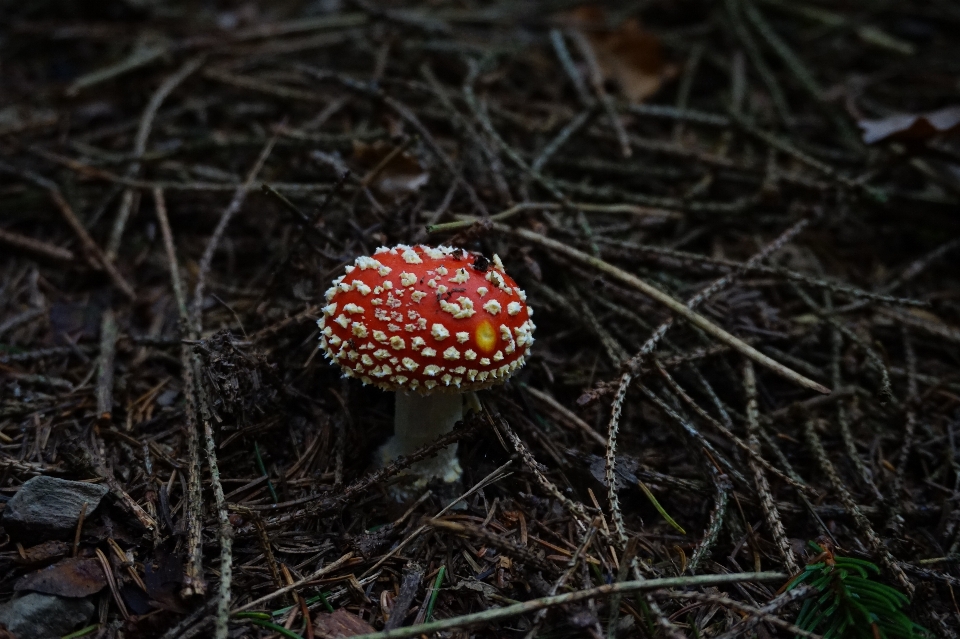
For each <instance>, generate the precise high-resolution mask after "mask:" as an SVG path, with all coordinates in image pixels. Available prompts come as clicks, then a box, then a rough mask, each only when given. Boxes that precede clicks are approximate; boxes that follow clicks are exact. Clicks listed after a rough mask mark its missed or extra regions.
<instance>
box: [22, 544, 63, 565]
mask: <svg viewBox="0 0 960 639" xmlns="http://www.w3.org/2000/svg"><path fill="white" fill-rule="evenodd" d="M70 549H71V545H70V544H68V543H67V542H65V541H45V542H43V543H42V544H38V545H36V546H33V547H31V548H24V550H23V555H22V556H21V555H17V556H16V557H15V558H14V561H15V562H16V563H18V564H20V565H22V566H34V565H36V564H46V563H50V562H51V561H56V560H57V559H62V558H63V557H66V556H67V555H69V554H70Z"/></svg>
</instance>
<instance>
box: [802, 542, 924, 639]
mask: <svg viewBox="0 0 960 639" xmlns="http://www.w3.org/2000/svg"><path fill="white" fill-rule="evenodd" d="M809 546H810V547H811V548H812V549H814V550H815V551H816V552H817V553H818V554H817V555H816V556H815V557H814V558H813V560H812V561H811V562H810V563H809V564H807V566H806V568H805V569H804V570H803V572H801V573H800V574H799V575H797V576H796V577H794V578H793V579H792V580H790V582H789V583H788V584H787V586H786V588H785V590H792V589H794V588H796V587H797V586H799V585H800V584H804V583H805V584H808V585H809V586H810V587H811V588H813V589H814V590H815V591H816V592H815V594H814V595H812V596H811V597H809V598H807V599H806V600H805V601H804V602H803V606H802V607H801V608H800V614H799V615H798V616H797V620H796V622H795V623H796V625H797V627H799V628H801V629H803V630H806V631H808V632H816V633H819V634H821V635H822V636H823V637H824V639H841V638H846V637H851V638H856V639H921V638H925V637H928V636H929V633H928V632H927V631H926V630H925V629H924V628H923V627H922V626H920V625H918V624H916V623H914V622H913V621H911V620H910V618H909V617H907V615H906V614H904V612H903V608H904V607H905V606H906V605H907V604H908V603H909V600H908V599H907V597H906V596H905V595H904V594H903V593H901V592H900V591H898V590H896V589H894V588H892V587H890V586H887V585H885V584H882V583H878V582H876V581H873V580H872V579H871V578H870V577H871V574H872V575H879V574H880V569H879V568H878V567H877V565H876V564H873V563H871V562H869V561H866V560H864V559H856V558H855V557H841V556H838V555H835V554H834V553H833V551H832V550H831V549H830V548H829V546H828V545H826V544H824V545H823V546H821V545H820V544H817V543H815V542H812V541H811V542H809Z"/></svg>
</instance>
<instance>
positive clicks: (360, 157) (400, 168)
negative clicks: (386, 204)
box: [353, 140, 430, 200]
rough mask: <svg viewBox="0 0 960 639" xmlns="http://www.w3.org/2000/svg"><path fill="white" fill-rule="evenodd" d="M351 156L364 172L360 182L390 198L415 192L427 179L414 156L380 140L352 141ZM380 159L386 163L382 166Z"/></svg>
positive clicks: (428, 176)
mask: <svg viewBox="0 0 960 639" xmlns="http://www.w3.org/2000/svg"><path fill="white" fill-rule="evenodd" d="M391 155H392V157H390V156H391ZM388 158H389V159H388ZM353 159H354V160H355V161H356V163H357V164H358V165H359V166H360V167H361V168H362V169H364V170H365V171H366V175H365V176H364V177H363V179H362V182H363V183H364V184H366V185H367V186H369V187H370V188H372V189H374V190H376V191H377V192H379V193H380V194H381V195H384V196H386V197H389V198H391V199H394V200H396V199H399V198H401V197H404V196H406V195H410V194H411V193H416V192H417V191H419V190H420V188H421V187H423V186H424V185H425V184H426V183H427V182H428V181H429V180H430V174H429V173H428V172H427V170H426V169H424V167H423V166H421V165H420V162H419V161H418V160H417V158H415V157H414V156H413V155H411V154H410V153H407V152H406V151H400V150H399V149H397V147H395V146H393V145H391V144H389V143H387V142H384V141H383V140H377V141H376V142H374V143H373V144H366V143H364V142H358V141H354V143H353ZM384 161H387V163H386V164H385V165H382V163H383V162H384Z"/></svg>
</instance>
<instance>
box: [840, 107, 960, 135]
mask: <svg viewBox="0 0 960 639" xmlns="http://www.w3.org/2000/svg"><path fill="white" fill-rule="evenodd" d="M857 126H859V127H860V128H861V129H862V130H863V141H864V142H865V143H867V144H873V143H874V142H881V141H883V140H926V139H928V138H931V137H933V136H935V135H939V134H941V133H956V132H958V131H960V106H952V107H946V108H944V109H940V110H938V111H931V112H929V113H919V114H911V113H904V114H902V115H893V116H890V117H889V118H881V119H879V120H860V121H859V122H857Z"/></svg>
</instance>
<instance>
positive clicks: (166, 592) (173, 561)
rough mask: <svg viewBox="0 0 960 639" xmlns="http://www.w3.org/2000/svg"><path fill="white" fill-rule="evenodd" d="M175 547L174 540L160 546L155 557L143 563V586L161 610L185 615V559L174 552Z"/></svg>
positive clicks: (155, 552)
mask: <svg viewBox="0 0 960 639" xmlns="http://www.w3.org/2000/svg"><path fill="white" fill-rule="evenodd" d="M174 545H175V543H174V541H173V540H168V541H167V542H165V543H162V544H160V545H159V546H158V547H157V549H156V550H155V551H154V554H153V556H152V557H150V558H148V559H147V560H146V561H144V562H143V585H145V586H146V587H147V594H148V595H149V596H150V598H151V599H153V600H154V601H155V602H157V605H158V606H159V607H160V608H163V609H164V610H169V611H170V612H178V613H184V612H187V610H188V608H187V607H186V606H185V605H184V603H183V601H182V600H181V599H180V589H181V587H182V585H183V557H181V556H179V555H178V554H176V553H175V552H174V550H173V547H174Z"/></svg>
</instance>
